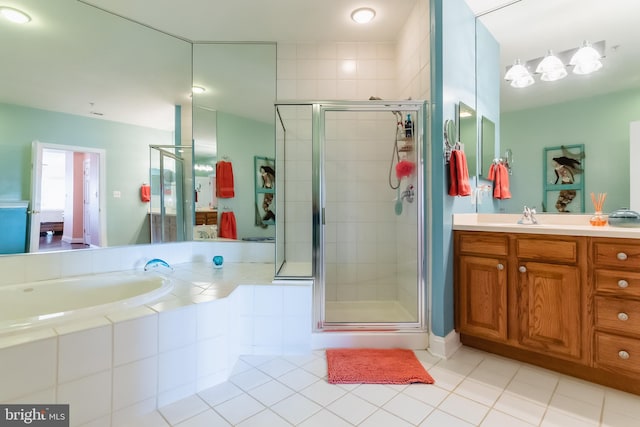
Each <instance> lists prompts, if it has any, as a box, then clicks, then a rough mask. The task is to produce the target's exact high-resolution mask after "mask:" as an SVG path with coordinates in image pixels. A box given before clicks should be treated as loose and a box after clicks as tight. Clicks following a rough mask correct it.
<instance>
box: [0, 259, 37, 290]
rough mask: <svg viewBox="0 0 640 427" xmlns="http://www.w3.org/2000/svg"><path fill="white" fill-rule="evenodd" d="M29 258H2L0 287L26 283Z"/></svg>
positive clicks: (0, 261) (0, 260) (0, 263)
mask: <svg viewBox="0 0 640 427" xmlns="http://www.w3.org/2000/svg"><path fill="white" fill-rule="evenodd" d="M28 259H29V257H26V256H17V255H16V256H2V257H0V271H2V274H1V275H0V286H2V285H10V284H14V283H24V282H25V281H26V280H27V267H28V266H29V267H30V266H31V264H28V263H27V260H28Z"/></svg>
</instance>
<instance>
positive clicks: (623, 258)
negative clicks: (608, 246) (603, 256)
mask: <svg viewBox="0 0 640 427" xmlns="http://www.w3.org/2000/svg"><path fill="white" fill-rule="evenodd" d="M616 258H618V259H619V260H620V261H626V260H627V254H625V253H624V252H618V255H616Z"/></svg>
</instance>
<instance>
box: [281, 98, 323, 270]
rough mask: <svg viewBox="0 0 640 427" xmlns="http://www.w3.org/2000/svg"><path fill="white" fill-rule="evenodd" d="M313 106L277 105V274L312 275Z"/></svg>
mask: <svg viewBox="0 0 640 427" xmlns="http://www.w3.org/2000/svg"><path fill="white" fill-rule="evenodd" d="M312 135H313V129H312V106H311V105H300V104H296V105H286V104H284V105H278V106H277V107H276V203H277V207H276V209H277V212H279V214H278V221H277V223H276V276H277V277H279V278H288V277H290V278H297V277H305V278H308V277H312V276H313V271H314V270H313V238H312V231H313V224H312V219H313V213H312V177H313V174H312V164H311V161H312Z"/></svg>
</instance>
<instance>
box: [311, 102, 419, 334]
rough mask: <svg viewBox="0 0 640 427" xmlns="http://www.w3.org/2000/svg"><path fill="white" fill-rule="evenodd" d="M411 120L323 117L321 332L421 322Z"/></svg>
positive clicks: (388, 114)
mask: <svg viewBox="0 0 640 427" xmlns="http://www.w3.org/2000/svg"><path fill="white" fill-rule="evenodd" d="M417 116H418V112H417V111H401V112H398V111H390V110H386V111H350V110H337V111H331V110H327V111H324V118H323V119H321V122H322V124H323V131H321V140H322V139H323V144H322V145H323V149H322V152H323V158H322V176H323V179H322V188H323V190H322V206H324V225H323V229H324V230H323V245H322V246H323V259H324V285H325V288H324V312H325V318H324V323H325V324H332V323H415V322H418V321H419V320H420V319H419V317H420V316H419V307H420V304H419V297H420V295H419V291H418V286H419V283H420V280H419V275H420V269H419V265H418V262H419V256H418V254H419V253H420V251H419V248H418V245H419V238H420V233H419V226H418V218H419V217H418V214H419V206H420V199H419V197H418V194H417V189H418V188H421V187H422V186H421V185H418V182H417V180H418V179H419V176H420V174H419V173H417V169H418V168H417V166H416V165H418V163H419V161H418V159H419V157H418V155H419V153H418V151H419V148H420V147H419V144H417V143H416V141H417V138H416V134H415V133H416V128H415V126H414V122H415V121H417V120H418V117H417ZM405 123H409V124H410V125H409V127H408V128H406V129H405ZM399 164H400V166H398V165H399ZM399 176H400V177H399Z"/></svg>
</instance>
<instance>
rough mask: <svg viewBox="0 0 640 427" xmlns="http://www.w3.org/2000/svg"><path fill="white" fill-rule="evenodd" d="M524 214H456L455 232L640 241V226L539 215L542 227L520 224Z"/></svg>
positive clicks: (582, 216)
mask: <svg viewBox="0 0 640 427" xmlns="http://www.w3.org/2000/svg"><path fill="white" fill-rule="evenodd" d="M520 218H522V215H521V214H453V229H454V230H467V231H493V232H501V233H530V234H558V235H565V236H567V235H569V236H591V237H616V238H626V239H640V227H612V226H610V225H608V224H607V225H605V226H601V227H594V226H592V225H591V224H589V219H590V218H591V215H573V214H572V215H562V214H536V218H537V220H538V224H531V225H525V224H518V220H519V219H520Z"/></svg>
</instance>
